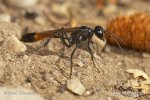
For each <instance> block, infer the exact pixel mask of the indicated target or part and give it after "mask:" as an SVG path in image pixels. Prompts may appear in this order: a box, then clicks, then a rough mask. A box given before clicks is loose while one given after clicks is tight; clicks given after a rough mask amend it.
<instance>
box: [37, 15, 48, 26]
mask: <svg viewBox="0 0 150 100" xmlns="http://www.w3.org/2000/svg"><path fill="white" fill-rule="evenodd" d="M35 22H36V23H37V24H40V25H45V24H46V20H45V19H44V18H43V17H41V16H38V17H36V18H35Z"/></svg>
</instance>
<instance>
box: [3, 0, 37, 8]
mask: <svg viewBox="0 0 150 100" xmlns="http://www.w3.org/2000/svg"><path fill="white" fill-rule="evenodd" d="M38 1H39V0H6V1H5V2H6V3H7V4H8V5H10V6H13V7H19V8H27V7H31V6H34V5H35V4H36V3H37V2H38Z"/></svg>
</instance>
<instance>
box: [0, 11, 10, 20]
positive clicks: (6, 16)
mask: <svg viewBox="0 0 150 100" xmlns="http://www.w3.org/2000/svg"><path fill="white" fill-rule="evenodd" d="M10 21H11V16H10V15H9V14H7V13H2V14H0V22H10Z"/></svg>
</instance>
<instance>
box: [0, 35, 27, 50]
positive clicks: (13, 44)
mask: <svg viewBox="0 0 150 100" xmlns="http://www.w3.org/2000/svg"><path fill="white" fill-rule="evenodd" d="M2 46H3V47H4V48H7V49H8V50H10V51H11V52H15V53H19V52H24V51H26V50H27V48H26V46H25V45H24V44H23V43H22V42H20V41H19V40H18V38H16V37H15V36H14V35H13V36H10V37H8V38H7V39H6V40H5V41H4V43H3V44H2Z"/></svg>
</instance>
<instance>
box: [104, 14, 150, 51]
mask: <svg viewBox="0 0 150 100" xmlns="http://www.w3.org/2000/svg"><path fill="white" fill-rule="evenodd" d="M107 31H108V32H110V33H113V34H116V35H117V36H118V37H119V38H120V39H121V40H122V41H124V43H125V44H121V45H122V46H125V47H127V48H132V49H136V50H139V51H146V52H150V14H144V13H140V14H134V15H130V16H124V17H117V18H116V19H114V20H112V21H110V23H109V24H108V25H107ZM108 34H109V33H108ZM106 38H107V40H108V42H109V43H110V44H116V43H115V41H114V38H115V37H110V36H109V35H106ZM118 42H119V41H118ZM119 43H120V42H119Z"/></svg>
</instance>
